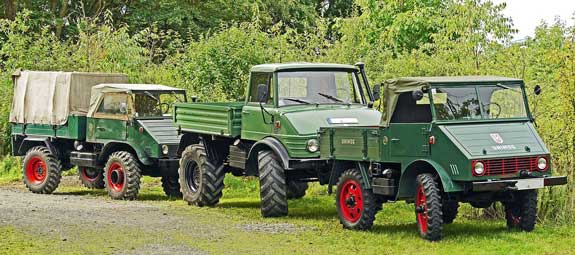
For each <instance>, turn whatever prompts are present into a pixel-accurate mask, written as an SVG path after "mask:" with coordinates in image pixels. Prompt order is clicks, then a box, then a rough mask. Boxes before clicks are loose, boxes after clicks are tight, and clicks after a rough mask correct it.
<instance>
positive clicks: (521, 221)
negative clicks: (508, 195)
mask: <svg viewBox="0 0 575 255" xmlns="http://www.w3.org/2000/svg"><path fill="white" fill-rule="evenodd" d="M514 197H515V199H514V200H513V201H509V202H505V203H503V205H504V207H505V220H506V222H507V228H508V229H510V230H512V229H520V230H522V231H526V232H531V231H533V229H535V223H537V190H522V191H516V192H514Z"/></svg>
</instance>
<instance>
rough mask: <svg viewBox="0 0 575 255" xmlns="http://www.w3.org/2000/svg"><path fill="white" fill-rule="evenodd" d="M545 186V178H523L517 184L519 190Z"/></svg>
mask: <svg viewBox="0 0 575 255" xmlns="http://www.w3.org/2000/svg"><path fill="white" fill-rule="evenodd" d="M544 186H545V185H544V182H543V178H533V179H521V180H517V183H516V184H515V187H517V189H518V190H526V189H541V188H543V187H544Z"/></svg>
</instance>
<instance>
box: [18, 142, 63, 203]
mask: <svg viewBox="0 0 575 255" xmlns="http://www.w3.org/2000/svg"><path fill="white" fill-rule="evenodd" d="M61 170H62V166H61V164H60V161H59V160H58V159H57V158H56V156H55V155H54V154H52V153H51V152H50V150H48V148H46V147H44V146H36V147H33V148H32V149H30V150H29V151H28V152H27V153H26V157H25V158H24V164H23V176H24V178H23V179H24V184H25V185H26V187H27V188H28V190H30V191H32V192H33V193H40V194H50V193H52V192H54V190H56V188H57V187H58V185H59V184H60V179H62V175H61Z"/></svg>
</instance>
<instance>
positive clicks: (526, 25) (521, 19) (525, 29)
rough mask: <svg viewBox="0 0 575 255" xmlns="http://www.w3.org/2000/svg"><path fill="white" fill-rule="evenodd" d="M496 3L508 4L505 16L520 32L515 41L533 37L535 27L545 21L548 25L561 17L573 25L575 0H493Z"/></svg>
mask: <svg viewBox="0 0 575 255" xmlns="http://www.w3.org/2000/svg"><path fill="white" fill-rule="evenodd" d="M492 2H494V3H497V4H498V3H503V2H506V3H507V8H505V11H504V14H505V15H506V16H509V17H511V19H513V24H514V26H515V28H516V29H518V30H519V32H518V33H517V34H516V35H515V37H514V39H515V40H521V39H523V38H525V37H526V36H531V37H532V36H533V35H534V33H535V27H537V26H538V25H539V24H541V20H545V21H546V22H547V23H548V24H552V23H554V21H555V17H557V16H559V17H560V18H561V19H562V20H564V21H566V22H567V24H571V25H572V24H573V19H572V17H573V13H575V0H492Z"/></svg>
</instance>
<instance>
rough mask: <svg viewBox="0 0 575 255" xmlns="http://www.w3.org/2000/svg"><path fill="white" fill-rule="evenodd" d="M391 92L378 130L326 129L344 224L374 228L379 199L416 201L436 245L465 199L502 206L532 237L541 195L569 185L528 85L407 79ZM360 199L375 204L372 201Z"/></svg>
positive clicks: (390, 86)
mask: <svg viewBox="0 0 575 255" xmlns="http://www.w3.org/2000/svg"><path fill="white" fill-rule="evenodd" d="M376 90H377V89H376ZM383 92H384V96H383V98H382V106H383V107H384V109H383V114H382V119H381V123H380V125H379V126H378V127H324V128H322V129H321V130H320V134H321V141H320V144H321V145H320V147H321V155H322V158H323V159H326V160H329V161H330V162H331V163H332V164H333V165H334V167H333V169H334V171H332V176H334V178H332V179H339V181H338V184H337V188H338V190H337V200H338V202H337V203H336V205H338V208H337V209H338V213H339V215H340V218H341V222H342V224H343V225H344V227H346V228H352V229H365V228H369V227H370V226H371V224H372V222H373V218H374V217H375V213H374V211H377V208H381V205H380V204H377V203H378V202H373V201H397V200H405V201H408V202H413V203H414V204H415V211H416V218H417V223H418V226H419V230H420V234H421V236H422V237H423V238H425V239H428V240H438V239H439V238H441V225H442V224H444V223H445V224H448V223H451V222H452V221H453V220H454V218H455V217H456V215H457V209H458V207H459V203H460V202H466V203H470V204H471V205H472V206H474V207H478V208H487V207H489V206H491V204H493V203H494V202H502V203H503V205H504V207H505V208H506V213H507V215H506V218H507V224H508V227H510V228H520V229H522V230H525V231H531V230H532V229H533V227H534V225H535V219H536V207H537V189H540V188H543V187H545V186H554V185H562V184H565V183H566V177H565V176H552V174H551V170H552V169H551V168H552V167H551V155H550V152H549V150H548V149H547V148H546V146H545V144H544V142H543V141H542V140H541V138H540V137H539V135H538V134H537V131H536V130H535V127H534V118H533V116H532V115H531V112H530V110H529V107H528V104H527V96H526V93H525V85H524V83H523V81H522V80H519V79H513V78H505V77H486V76H470V77H414V78H400V79H393V80H388V81H386V82H385V84H384V88H383ZM540 92H541V90H540V87H537V89H536V90H535V94H538V93H540ZM362 148H363V149H362ZM331 184H335V182H334V183H331ZM351 187H354V188H357V189H359V190H361V191H360V192H357V193H353V192H352V191H351V189H352V188H351ZM349 194H352V195H349ZM361 196H364V197H365V196H372V197H374V198H376V199H374V200H369V203H370V204H364V203H363V202H364V201H368V200H359V199H357V198H358V197H361ZM359 201H361V202H359ZM368 207H372V208H368ZM358 208H363V209H361V210H360V212H359V213H358V212H357V211H356V210H357V209H358Z"/></svg>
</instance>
